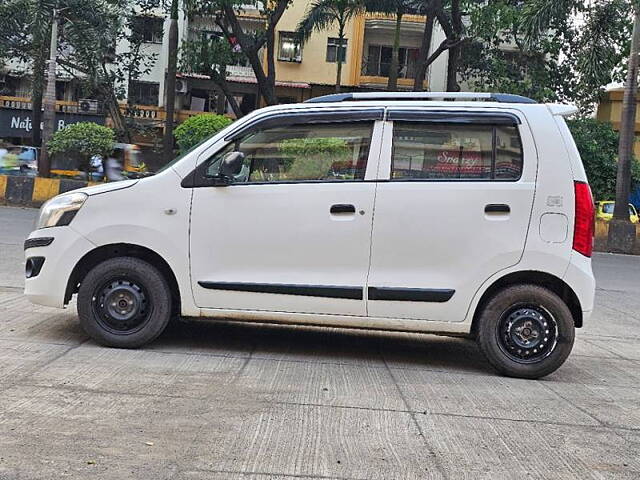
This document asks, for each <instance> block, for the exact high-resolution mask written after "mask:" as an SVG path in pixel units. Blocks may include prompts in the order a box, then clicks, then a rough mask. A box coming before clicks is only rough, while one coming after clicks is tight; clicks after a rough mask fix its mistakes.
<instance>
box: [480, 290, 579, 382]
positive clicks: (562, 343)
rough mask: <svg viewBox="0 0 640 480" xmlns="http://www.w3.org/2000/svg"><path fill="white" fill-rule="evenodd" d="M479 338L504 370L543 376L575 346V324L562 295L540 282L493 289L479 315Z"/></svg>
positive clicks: (495, 364) (494, 362)
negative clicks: (559, 295)
mask: <svg viewBox="0 0 640 480" xmlns="http://www.w3.org/2000/svg"><path fill="white" fill-rule="evenodd" d="M477 321H478V326H477V339H476V340H477V342H478V346H479V347H480V350H481V351H482V353H483V354H484V355H485V357H486V358H487V360H488V361H489V363H490V364H491V365H492V366H493V367H494V368H495V369H496V370H498V371H499V372H500V373H502V374H503V375H507V376H510V377H519V378H540V377H544V376H545V375H549V374H550V373H552V372H554V371H555V370H557V369H558V368H559V367H560V366H561V365H562V364H563V363H564V361H565V360H566V359H567V357H568V356H569V354H570V353H571V349H572V348H573V341H574V338H575V325H574V321H573V316H572V315H571V312H570V311H569V308H568V307H567V305H566V304H565V303H564V302H563V301H562V299H561V298H560V297H558V295H556V294H555V293H553V292H552V291H550V290H548V289H546V288H544V287H541V286H539V285H514V286H511V287H507V288H505V289H504V290H502V291H500V292H498V293H497V294H495V295H494V296H493V297H492V298H491V299H490V300H489V301H488V302H487V303H486V305H485V306H484V309H483V310H482V312H481V313H480V316H479V318H478V319H477Z"/></svg>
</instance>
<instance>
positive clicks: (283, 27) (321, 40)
mask: <svg viewBox="0 0 640 480" xmlns="http://www.w3.org/2000/svg"><path fill="white" fill-rule="evenodd" d="M308 6H309V2H307V1H304V0H294V1H293V2H292V4H291V5H290V6H289V8H288V9H287V10H286V12H285V13H284V15H283V17H282V19H281V20H280V22H279V23H278V26H277V31H276V59H275V63H276V95H277V97H278V101H279V102H281V103H290V102H298V101H304V100H306V99H308V98H311V97H315V96H318V95H323V94H327V93H332V92H333V91H335V83H336V73H337V63H338V59H339V58H342V59H343V68H342V77H341V83H342V85H343V88H344V89H345V90H371V89H376V90H384V89H386V86H387V81H388V76H389V68H390V64H391V52H392V45H393V36H394V29H395V17H393V16H386V15H381V14H374V13H363V14H361V15H359V16H357V17H355V18H354V19H352V20H351V21H350V22H349V24H348V25H347V28H346V36H345V39H344V42H343V44H340V42H339V40H338V38H337V37H338V33H337V26H335V27H334V28H330V29H328V30H325V31H321V32H314V33H313V34H312V35H311V37H310V38H309V40H308V41H307V42H305V43H304V45H302V46H301V45H299V44H298V42H297V40H296V37H295V35H294V32H295V31H296V29H297V26H298V24H299V22H300V21H301V19H302V18H303V17H304V16H305V14H306V11H307V8H308ZM239 19H240V22H241V24H242V26H243V28H244V29H245V30H247V31H250V30H257V29H260V28H262V27H263V25H264V21H265V20H264V18H263V17H262V16H261V14H260V11H259V10H258V9H257V8H256V6H255V5H254V6H251V5H246V6H243V8H242V9H241V10H240V11H239ZM424 25H425V17H424V16H421V15H405V17H404V18H403V21H402V26H401V36H400V38H401V43H400V52H399V55H400V66H399V74H398V77H399V78H398V89H406V90H409V89H412V88H413V83H414V80H413V78H414V75H415V70H416V66H417V64H416V62H417V56H418V50H419V48H420V44H421V41H422V35H423V30H424ZM134 28H136V29H137V30H138V34H139V36H140V37H141V38H142V40H143V44H142V46H141V49H142V53H143V54H144V55H146V56H148V57H152V56H155V57H156V61H155V62H154V63H153V65H152V66H151V68H150V69H149V71H147V72H144V73H143V74H142V75H141V76H140V77H139V78H137V79H135V80H133V81H131V82H129V84H127V85H120V87H121V90H122V91H123V92H124V94H125V97H126V99H125V98H123V100H122V110H123V112H125V114H126V115H128V116H133V117H135V119H136V121H139V122H142V123H145V124H146V125H147V126H149V127H150V129H151V130H153V129H156V130H157V134H158V135H155V136H156V137H159V136H160V135H159V134H161V129H162V128H163V122H164V117H165V115H164V105H165V94H164V91H165V77H166V68H167V60H168V58H167V55H168V20H167V19H166V18H165V15H164V13H163V12H162V11H160V10H157V11H154V12H152V13H151V14H149V13H146V14H145V15H140V16H139V17H136V19H135V22H134ZM178 32H179V44H182V42H183V41H184V40H187V39H194V38H197V37H198V36H202V35H207V36H211V35H213V36H221V35H222V34H221V32H220V29H219V27H218V26H217V25H216V24H215V22H214V20H213V19H212V18H207V17H195V18H187V17H185V15H184V13H183V11H182V10H181V11H180V18H179V20H178ZM443 39H444V33H443V32H442V30H441V29H440V28H438V27H436V28H434V34H433V39H432V42H431V43H432V49H433V48H435V47H436V46H437V45H439V44H440V42H442V40H443ZM115 49H116V50H115V51H116V53H122V52H126V51H128V49H129V45H128V44H127V42H126V41H121V42H120V43H118V44H117V45H116V46H115ZM263 63H265V69H266V62H263ZM446 69H447V54H446V52H445V53H444V54H442V55H441V56H440V57H439V58H438V60H437V61H436V62H434V63H433V64H432V65H431V66H430V68H429V70H428V71H427V75H426V79H425V83H424V87H425V88H427V89H429V90H434V91H437V90H444V88H445V85H446ZM178 77H179V78H178V81H177V86H176V93H177V95H176V108H177V111H178V113H177V120H178V121H179V122H180V121H182V120H184V119H185V118H188V117H189V116H191V115H195V114H197V113H200V112H217V113H222V114H228V115H232V111H231V109H230V107H229V105H228V104H227V102H226V99H225V97H224V96H223V95H222V94H221V92H219V91H218V89H217V87H216V86H215V85H214V83H213V82H212V81H211V80H210V79H209V78H208V77H206V76H203V75H192V74H191V75H190V74H182V73H179V75H178ZM227 81H228V83H229V86H230V88H231V91H232V93H233V95H234V97H235V98H236V100H237V102H238V104H239V105H240V106H241V109H242V110H243V111H244V112H248V111H250V110H253V109H255V108H257V107H260V106H261V105H262V103H261V100H260V97H259V92H258V86H257V81H256V78H255V75H254V72H253V70H252V68H251V67H250V66H249V64H248V62H243V61H240V62H238V64H237V65H232V66H230V67H229V68H228V77H227ZM30 95H31V70H30V65H29V64H28V63H23V62H19V61H9V62H8V63H6V64H5V65H4V66H3V67H0V109H1V110H15V111H14V112H9V113H12V114H9V113H6V112H5V113H4V114H3V115H0V138H4V139H5V140H9V141H11V142H13V143H28V139H29V137H30V136H31V133H30V131H29V130H28V129H25V130H24V131H19V130H20V129H16V128H9V127H11V126H12V127H16V120H15V117H16V115H17V114H18V113H19V115H18V116H20V118H22V119H26V117H27V116H28V115H27V113H28V112H29V110H30V109H31V100H30ZM84 97H85V96H84V95H83V94H82V89H81V86H80V81H79V80H78V79H77V78H76V77H75V76H74V75H71V74H70V73H69V72H68V71H65V69H63V68H59V69H58V72H57V76H56V98H57V101H58V104H57V112H58V115H59V116H60V117H61V122H60V125H64V124H65V122H64V119H65V118H66V119H67V124H68V123H72V122H75V121H79V120H78V118H79V119H80V120H82V119H83V118H84V119H87V120H91V121H96V118H99V117H100V116H102V118H103V119H104V108H102V106H101V105H99V102H97V101H96V100H95V99H92V98H84ZM18 110H19V112H17V111H18ZM83 116H84V117H83ZM5 120H6V121H8V122H11V121H13V125H11V124H8V125H3V124H2V122H5ZM5 123H6V122H5ZM18 123H19V122H18ZM107 123H108V119H107ZM24 125H27V126H28V125H29V122H28V120H26V123H24ZM4 127H6V128H4ZM3 128H4V130H3ZM3 131H5V133H7V132H9V133H10V134H11V135H4V136H3V135H1V133H2V132H3ZM141 141H142V143H145V141H144V140H141ZM147 143H149V140H147Z"/></svg>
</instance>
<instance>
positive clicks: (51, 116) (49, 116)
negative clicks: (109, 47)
mask: <svg viewBox="0 0 640 480" xmlns="http://www.w3.org/2000/svg"><path fill="white" fill-rule="evenodd" d="M50 49H51V50H50V52H49V72H48V74H47V90H46V93H45V95H44V102H43V103H44V113H43V116H42V119H43V123H44V128H43V130H42V149H41V150H40V153H41V155H40V160H39V162H38V174H39V175H40V176H41V177H49V176H50V175H51V159H50V158H49V152H48V148H47V144H48V143H49V140H51V137H53V134H54V133H55V131H56V57H57V53H58V12H57V11H56V10H54V11H53V15H52V19H51V46H50Z"/></svg>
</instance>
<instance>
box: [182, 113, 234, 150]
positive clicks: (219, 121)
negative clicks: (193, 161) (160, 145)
mask: <svg viewBox="0 0 640 480" xmlns="http://www.w3.org/2000/svg"><path fill="white" fill-rule="evenodd" d="M231 123H232V120H231V119H230V118H228V117H225V116H224V115H214V114H212V113H203V114H201V115H195V116H193V117H190V118H188V119H187V120H185V121H184V122H182V123H181V124H180V125H178V127H177V128H176V131H175V134H176V141H177V143H178V147H179V148H180V152H181V153H184V152H188V151H189V150H190V149H191V148H193V147H194V146H196V145H197V144H199V143H200V142H202V141H203V140H205V139H207V138H209V137H211V136H213V135H215V134H216V133H218V132H219V131H220V130H222V129H223V128H226V127H227V126H229V125H231Z"/></svg>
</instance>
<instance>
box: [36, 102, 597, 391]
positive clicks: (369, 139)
mask: <svg viewBox="0 0 640 480" xmlns="http://www.w3.org/2000/svg"><path fill="white" fill-rule="evenodd" d="M445 100H447V101H445ZM451 100H457V101H451ZM573 112H575V109H574V108H573V107H570V106H566V105H544V104H537V103H535V102H533V101H532V100H530V99H527V98H523V97H517V96H513V95H502V94H464V93H460V94H448V93H447V94H442V93H440V94H438V93H417V94H414V93H406V94H401V93H386V94H384V93H354V94H350V93H347V94H340V95H330V96H327V97H320V98H316V99H313V100H311V101H309V102H307V103H304V104H298V105H281V106H276V107H269V108H264V109H262V110H258V111H256V112H253V113H252V114H250V115H248V116H247V117H245V118H243V119H241V120H239V121H237V122H235V123H234V124H232V125H231V126H230V127H228V128H227V129H225V130H224V131H222V132H220V133H219V134H217V135H215V136H214V137H213V138H210V139H208V140H206V141H205V142H203V143H201V144H200V145H198V146H197V147H195V148H194V149H193V150H192V151H191V152H189V153H187V154H186V155H184V156H182V157H181V158H178V159H177V160H175V161H174V162H173V163H171V164H170V165H168V166H167V167H166V168H165V169H164V170H162V171H161V172H159V173H158V174H156V175H155V176H154V177H151V178H145V179H142V180H129V181H123V182H118V183H112V184H105V185H101V186H97V187H91V188H86V189H81V190H76V191H73V192H69V193H66V194H63V195H60V196H58V197H55V198H54V199H52V200H50V201H49V202H47V203H46V204H45V205H43V207H42V209H41V212H40V217H39V220H38V225H37V230H35V231H34V232H33V233H32V234H31V235H30V236H29V238H28V239H27V240H26V242H25V251H26V260H27V268H26V276H27V279H26V287H25V293H26V295H27V296H28V297H29V299H30V300H31V301H33V302H34V303H38V304H42V305H48V306H54V307H64V306H65V305H66V304H67V303H68V302H69V300H70V299H71V297H72V296H73V295H74V294H75V293H77V294H78V299H77V304H78V314H79V317H80V322H81V324H82V326H83V327H84V329H85V330H86V331H87V333H88V334H89V335H91V337H93V338H94V339H95V340H96V341H98V342H100V343H102V344H104V345H109V346H115V347H139V346H141V345H143V344H145V343H147V342H150V341H151V340H153V339H155V338H156V337H157V336H158V335H160V333H161V332H162V331H163V330H164V328H165V327H166V326H167V323H168V322H169V320H170V318H171V317H172V316H176V315H182V316H185V317H217V318H225V319H235V320H242V321H254V322H283V323H295V324H308V325H324V326H339V327H354V328H368V329H381V330H396V331H406V332H425V333H438V334H444V335H471V336H474V337H475V338H476V339H477V341H478V344H479V346H480V348H481V350H482V351H483V352H484V354H485V355H486V357H487V359H488V360H489V362H490V363H491V364H492V365H493V366H494V367H495V368H496V369H497V370H498V371H500V372H501V373H503V374H506V375H511V376H517V377H525V378H538V377H541V376H543V375H547V374H549V373H551V372H553V371H554V370H556V369H557V368H558V367H559V366H560V365H561V364H562V363H563V362H564V361H565V359H566V358H567V356H568V355H569V353H570V351H571V348H572V345H573V341H574V329H575V327H581V326H582V325H583V323H584V322H585V321H586V320H587V319H588V317H589V315H590V314H591V311H592V309H593V301H594V290H595V282H594V278H593V274H592V270H591V259H590V256H591V250H592V239H593V217H594V211H593V201H592V198H591V193H590V189H589V186H588V184H587V178H586V176H585V172H584V168H583V166H582V163H581V161H580V157H579V154H578V151H577V149H576V146H575V144H574V142H573V139H572V137H571V134H570V132H569V130H568V128H567V126H566V124H565V121H564V119H563V116H566V115H569V114H571V113H573Z"/></svg>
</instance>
